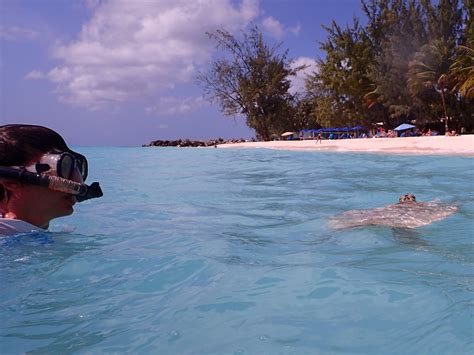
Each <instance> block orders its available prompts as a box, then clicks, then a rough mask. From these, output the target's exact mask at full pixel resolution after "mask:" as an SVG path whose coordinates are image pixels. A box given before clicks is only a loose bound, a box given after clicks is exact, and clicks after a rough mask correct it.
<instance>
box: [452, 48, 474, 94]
mask: <svg viewBox="0 0 474 355" xmlns="http://www.w3.org/2000/svg"><path fill="white" fill-rule="evenodd" d="M450 74H451V76H452V80H453V83H454V85H453V89H454V90H455V91H457V92H459V95H461V97H464V98H466V99H474V39H471V40H470V41H469V42H468V43H466V45H464V46H463V45H459V46H457V47H456V56H455V60H454V62H453V64H452V65H451V67H450Z"/></svg>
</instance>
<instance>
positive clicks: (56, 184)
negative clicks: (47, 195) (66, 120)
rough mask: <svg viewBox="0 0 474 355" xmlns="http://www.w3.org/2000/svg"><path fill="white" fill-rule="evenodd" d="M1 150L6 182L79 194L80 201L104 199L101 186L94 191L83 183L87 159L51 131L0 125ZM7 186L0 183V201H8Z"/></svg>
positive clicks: (25, 126)
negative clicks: (10, 181)
mask: <svg viewBox="0 0 474 355" xmlns="http://www.w3.org/2000/svg"><path fill="white" fill-rule="evenodd" d="M0 148H1V149H0V168H2V171H1V173H2V176H0V178H3V180H5V179H10V180H17V181H20V182H21V183H26V184H36V185H41V186H46V187H49V188H50V189H52V190H56V191H61V192H65V193H70V194H73V195H77V199H78V201H82V200H85V199H88V198H93V197H100V196H102V192H101V191H100V192H99V189H98V184H95V185H94V184H93V185H94V187H93V188H92V189H91V187H90V186H87V185H85V184H84V181H85V180H86V178H87V174H88V164H87V159H86V158H85V157H84V156H83V155H81V154H79V153H77V152H74V151H73V150H71V149H70V148H69V147H68V146H67V144H66V142H65V141H64V139H63V138H62V137H61V136H60V135H59V134H58V133H56V132H55V131H53V130H52V129H49V128H47V127H43V126H36V125H23V124H11V125H5V126H0ZM14 169H17V172H18V173H16V172H15V170H14ZM28 173H30V174H28ZM40 180H41V181H40ZM4 185H5V184H2V183H1V180H0V201H1V200H3V199H4V198H5V197H7V198H8V189H6V188H5V186H4Z"/></svg>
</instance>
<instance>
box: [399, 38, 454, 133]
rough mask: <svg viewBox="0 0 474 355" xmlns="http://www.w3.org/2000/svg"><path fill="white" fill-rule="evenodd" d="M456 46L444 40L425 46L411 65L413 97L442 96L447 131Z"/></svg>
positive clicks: (408, 76) (408, 80)
mask: <svg viewBox="0 0 474 355" xmlns="http://www.w3.org/2000/svg"><path fill="white" fill-rule="evenodd" d="M453 49H454V45H453V44H452V43H449V42H445V41H442V40H435V41H433V42H431V43H428V44H425V45H424V46H422V47H421V48H420V50H419V51H418V52H417V53H416V54H415V55H414V57H413V60H412V61H411V62H410V64H409V69H408V74H407V85H408V90H409V91H410V93H411V95H412V96H414V97H416V96H422V94H426V93H427V92H429V91H435V92H437V93H438V94H439V95H440V99H441V104H442V107H443V113H444V122H445V130H446V132H447V131H448V112H447V109H446V97H445V95H446V93H447V92H448V89H449V87H451V86H452V85H451V77H450V66H451V65H452V58H453Z"/></svg>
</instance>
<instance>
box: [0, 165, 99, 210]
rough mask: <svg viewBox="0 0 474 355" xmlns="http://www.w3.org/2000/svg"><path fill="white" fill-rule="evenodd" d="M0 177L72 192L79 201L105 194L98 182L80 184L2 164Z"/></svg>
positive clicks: (68, 192)
mask: <svg viewBox="0 0 474 355" xmlns="http://www.w3.org/2000/svg"><path fill="white" fill-rule="evenodd" d="M0 177H3V178H7V179H12V180H16V181H20V182H23V183H26V184H31V185H37V186H44V187H47V188H49V189H51V190H54V191H59V192H64V193H67V194H72V195H75V196H76V199H77V201H78V202H82V201H85V200H90V199H91V198H98V197H102V196H103V195H104V194H103V193H102V189H101V188H100V185H99V183H98V182H93V183H92V184H91V185H86V184H80V183H78V182H75V181H72V180H68V179H64V178H61V177H58V176H53V175H45V174H37V173H32V172H30V171H27V170H25V169H16V168H11V167H5V166H0Z"/></svg>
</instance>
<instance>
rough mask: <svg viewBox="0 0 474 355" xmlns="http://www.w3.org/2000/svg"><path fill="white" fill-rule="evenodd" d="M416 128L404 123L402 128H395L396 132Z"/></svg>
mask: <svg viewBox="0 0 474 355" xmlns="http://www.w3.org/2000/svg"><path fill="white" fill-rule="evenodd" d="M415 127H416V126H413V125H412V124H408V123H403V124H401V125H400V126H398V127H397V128H395V129H394V131H406V130H407V129H412V128H415Z"/></svg>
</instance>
